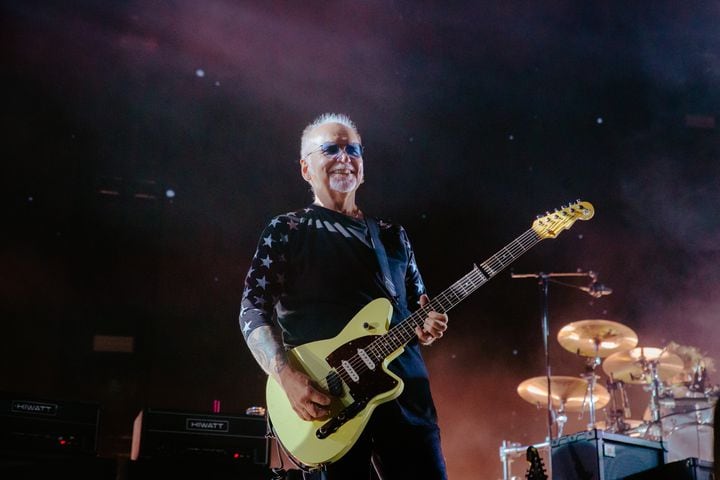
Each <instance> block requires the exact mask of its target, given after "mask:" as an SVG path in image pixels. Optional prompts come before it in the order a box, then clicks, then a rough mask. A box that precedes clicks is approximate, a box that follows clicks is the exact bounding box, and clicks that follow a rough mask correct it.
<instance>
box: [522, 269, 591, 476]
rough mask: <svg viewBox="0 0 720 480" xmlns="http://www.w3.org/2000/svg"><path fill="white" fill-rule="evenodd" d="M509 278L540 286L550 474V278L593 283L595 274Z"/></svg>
mask: <svg viewBox="0 0 720 480" xmlns="http://www.w3.org/2000/svg"><path fill="white" fill-rule="evenodd" d="M510 277H511V278H516V279H521V278H536V279H538V285H539V286H540V302H541V315H540V325H541V329H542V335H543V347H544V348H545V376H546V378H547V392H548V406H547V434H548V445H549V446H550V452H551V454H550V455H548V470H549V471H550V472H552V441H553V433H552V424H553V423H554V422H553V408H552V392H551V381H552V380H551V377H552V366H551V364H550V343H549V341H550V326H549V324H550V322H549V296H550V293H549V290H550V289H549V284H550V282H551V280H550V279H552V278H566V277H590V278H591V279H592V281H593V283H594V282H595V280H596V279H597V275H596V274H595V272H592V271H589V272H569V273H544V272H538V273H511V274H510ZM555 283H559V284H560V285H564V286H568V287H574V288H577V289H578V290H581V289H582V287H580V286H579V285H571V284H567V283H564V282H557V281H555Z"/></svg>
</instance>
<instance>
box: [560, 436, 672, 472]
mask: <svg viewBox="0 0 720 480" xmlns="http://www.w3.org/2000/svg"><path fill="white" fill-rule="evenodd" d="M663 458H664V456H663V449H662V446H661V445H660V443H659V442H651V441H648V440H644V439H639V438H633V437H628V436H625V435H617V434H612V433H607V432H604V431H602V430H590V431H587V432H580V433H576V434H573V435H567V436H564V437H560V438H558V439H556V440H553V442H552V478H553V480H614V479H619V478H624V477H626V476H628V475H632V474H634V473H638V472H642V471H645V470H649V469H651V468H654V467H657V466H659V465H662V464H663Z"/></svg>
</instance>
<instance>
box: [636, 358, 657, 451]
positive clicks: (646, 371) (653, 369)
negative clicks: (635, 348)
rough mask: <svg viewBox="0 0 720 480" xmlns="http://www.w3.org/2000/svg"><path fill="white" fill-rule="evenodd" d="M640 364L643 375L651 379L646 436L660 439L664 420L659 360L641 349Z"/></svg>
mask: <svg viewBox="0 0 720 480" xmlns="http://www.w3.org/2000/svg"><path fill="white" fill-rule="evenodd" d="M639 362H640V365H641V366H642V369H643V374H642V376H643V377H645V379H646V380H650V383H649V390H650V415H651V421H650V423H649V425H648V428H647V430H645V435H644V437H645V438H647V439H652V440H659V439H660V438H662V421H661V415H660V395H661V393H662V392H661V388H662V387H661V383H660V376H659V375H658V369H657V364H658V362H657V360H648V359H647V358H645V354H644V352H642V351H641V354H640V359H639Z"/></svg>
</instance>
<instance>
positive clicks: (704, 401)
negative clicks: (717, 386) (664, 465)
mask: <svg viewBox="0 0 720 480" xmlns="http://www.w3.org/2000/svg"><path fill="white" fill-rule="evenodd" d="M716 401H717V398H714V397H698V398H689V397H682V398H662V399H660V401H659V404H660V415H661V419H662V432H663V440H664V442H665V445H666V448H667V461H668V462H673V461H676V460H683V459H685V458H689V457H695V458H699V459H700V460H706V461H709V462H711V461H713V413H714V411H713V409H714V408H715V403H716Z"/></svg>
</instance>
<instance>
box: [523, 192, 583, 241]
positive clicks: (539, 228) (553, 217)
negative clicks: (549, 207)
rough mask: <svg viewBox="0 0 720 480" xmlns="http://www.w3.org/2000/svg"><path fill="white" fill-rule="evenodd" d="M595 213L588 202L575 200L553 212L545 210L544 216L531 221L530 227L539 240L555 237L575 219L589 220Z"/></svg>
mask: <svg viewBox="0 0 720 480" xmlns="http://www.w3.org/2000/svg"><path fill="white" fill-rule="evenodd" d="M593 215H595V209H594V208H593V206H592V204H591V203H590V202H582V201H580V200H577V201H576V202H575V203H571V204H570V205H567V206H565V205H563V206H562V207H560V208H559V209H556V210H555V211H554V212H546V214H545V215H544V216H538V218H537V219H536V220H535V221H534V222H533V225H532V228H533V230H535V233H537V235H538V237H540V239H541V240H544V239H546V238H555V237H557V236H558V235H560V233H561V232H562V231H563V230H567V229H569V228H570V227H572V226H573V224H574V223H575V221H577V220H590V219H591V218H592V217H593Z"/></svg>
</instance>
